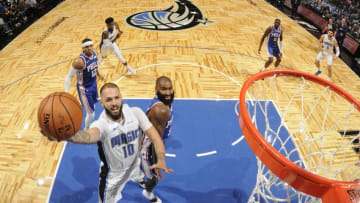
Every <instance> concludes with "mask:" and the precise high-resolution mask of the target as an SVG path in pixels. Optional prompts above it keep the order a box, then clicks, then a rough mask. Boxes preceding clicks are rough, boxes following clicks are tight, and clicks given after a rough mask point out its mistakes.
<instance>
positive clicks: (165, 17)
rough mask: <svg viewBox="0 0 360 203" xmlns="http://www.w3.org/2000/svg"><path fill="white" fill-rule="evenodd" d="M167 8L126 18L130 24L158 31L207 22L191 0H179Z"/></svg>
mask: <svg viewBox="0 0 360 203" xmlns="http://www.w3.org/2000/svg"><path fill="white" fill-rule="evenodd" d="M175 3H176V4H174V5H172V6H170V7H169V8H167V9H165V10H156V11H144V12H140V13H135V14H133V15H131V16H129V17H127V18H126V22H127V24H128V25H130V26H133V27H136V28H140V29H145V30H156V31H175V30H183V29H188V28H192V27H195V26H197V25H199V24H200V23H202V24H206V23H208V22H210V21H208V19H207V18H204V16H203V14H202V13H201V11H200V9H199V8H198V7H196V6H195V5H194V4H193V3H192V2H191V1H189V0H178V1H176V2H175Z"/></svg>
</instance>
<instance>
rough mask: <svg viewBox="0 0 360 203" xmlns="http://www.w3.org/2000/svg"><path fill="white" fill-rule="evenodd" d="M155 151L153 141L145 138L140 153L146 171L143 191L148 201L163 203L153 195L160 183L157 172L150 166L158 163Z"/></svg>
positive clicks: (142, 165)
mask: <svg viewBox="0 0 360 203" xmlns="http://www.w3.org/2000/svg"><path fill="white" fill-rule="evenodd" d="M153 149H154V148H153V144H152V143H151V140H150V139H149V138H148V137H147V136H145V137H144V139H143V142H142V147H141V151H140V155H141V169H142V170H143V171H144V174H145V176H146V183H145V190H143V192H142V194H143V196H144V197H145V198H146V199H148V200H150V201H152V202H161V200H160V198H159V197H157V196H155V195H154V194H153V190H154V188H155V186H156V185H157V183H158V177H157V175H156V173H155V170H151V169H150V166H151V165H152V164H154V163H155V162H156V159H155V157H154V155H155V153H154V150H153Z"/></svg>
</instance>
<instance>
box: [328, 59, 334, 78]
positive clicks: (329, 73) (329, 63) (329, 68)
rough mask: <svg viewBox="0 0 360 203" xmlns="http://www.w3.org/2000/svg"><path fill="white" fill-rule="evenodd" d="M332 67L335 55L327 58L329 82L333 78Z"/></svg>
mask: <svg viewBox="0 0 360 203" xmlns="http://www.w3.org/2000/svg"><path fill="white" fill-rule="evenodd" d="M332 65H333V55H332V54H329V55H328V56H327V68H328V77H329V80H330V81H331V77H332V68H331V67H332Z"/></svg>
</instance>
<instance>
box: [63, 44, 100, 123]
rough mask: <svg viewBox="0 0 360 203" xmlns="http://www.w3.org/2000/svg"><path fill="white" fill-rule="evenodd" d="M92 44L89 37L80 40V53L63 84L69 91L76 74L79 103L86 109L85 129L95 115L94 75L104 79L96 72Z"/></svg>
mask: <svg viewBox="0 0 360 203" xmlns="http://www.w3.org/2000/svg"><path fill="white" fill-rule="evenodd" d="M93 44H94V43H93V42H92V41H91V39H84V40H83V41H82V53H81V54H80V56H79V57H78V58H76V59H75V60H74V61H73V63H72V65H71V67H70V70H69V73H68V75H67V76H66V78H65V85H64V86H65V92H69V88H70V84H71V79H72V78H73V76H74V75H75V74H76V75H77V83H76V87H77V91H78V95H79V98H80V102H81V105H82V106H83V109H85V111H86V118H85V127H84V128H85V129H88V128H89V126H90V123H91V122H92V121H93V119H94V117H95V111H94V110H95V103H96V102H97V99H98V92H97V84H96V76H98V77H99V78H100V79H101V80H103V79H104V78H103V77H102V76H101V75H100V73H99V72H98V64H97V63H98V57H97V55H96V52H95V51H94V50H93Z"/></svg>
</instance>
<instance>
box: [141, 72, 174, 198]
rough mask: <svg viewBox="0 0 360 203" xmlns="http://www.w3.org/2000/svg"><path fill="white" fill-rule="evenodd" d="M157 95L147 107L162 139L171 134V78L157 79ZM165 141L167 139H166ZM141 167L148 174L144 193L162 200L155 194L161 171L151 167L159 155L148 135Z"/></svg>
mask: <svg viewBox="0 0 360 203" xmlns="http://www.w3.org/2000/svg"><path fill="white" fill-rule="evenodd" d="M155 91H156V96H155V97H154V99H153V100H152V101H151V104H150V106H149V108H148V109H147V113H146V114H147V117H148V118H149V120H150V122H151V123H152V124H153V126H154V127H155V129H156V130H157V131H158V132H159V134H160V136H161V137H162V139H163V140H164V139H166V138H168V137H169V136H170V130H171V123H172V121H173V109H172V106H171V104H172V102H173V100H174V90H173V86H172V83H171V80H170V78H168V77H166V76H161V77H159V78H157V80H156V86H155ZM164 143H165V141H164ZM140 156H141V167H142V169H143V171H144V174H145V176H146V183H145V190H143V195H144V197H146V198H147V199H148V200H150V201H151V202H157V203H159V202H161V200H160V199H159V197H156V196H155V195H154V194H153V190H154V188H155V186H156V185H157V183H158V179H159V177H158V175H157V174H160V178H162V177H161V173H159V172H156V171H155V170H152V169H150V166H151V165H152V164H154V163H156V162H157V159H158V157H156V154H155V153H154V146H153V144H152V142H151V140H150V139H149V137H148V136H146V135H145V136H144V137H143V141H142V144H141V152H140Z"/></svg>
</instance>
